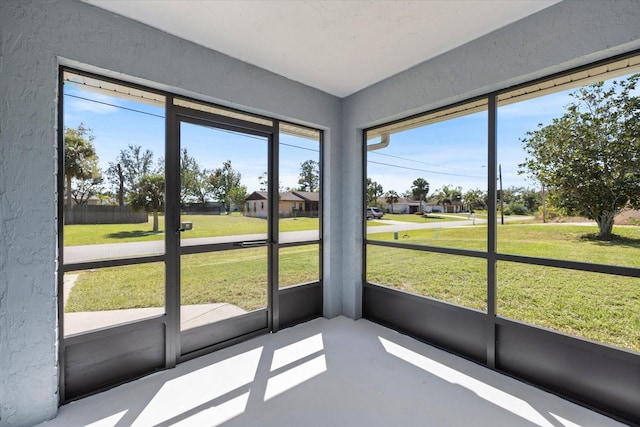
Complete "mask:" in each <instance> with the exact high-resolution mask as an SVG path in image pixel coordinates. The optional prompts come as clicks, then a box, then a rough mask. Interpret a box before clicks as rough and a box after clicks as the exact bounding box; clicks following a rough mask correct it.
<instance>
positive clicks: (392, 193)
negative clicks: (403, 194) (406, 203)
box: [384, 190, 400, 213]
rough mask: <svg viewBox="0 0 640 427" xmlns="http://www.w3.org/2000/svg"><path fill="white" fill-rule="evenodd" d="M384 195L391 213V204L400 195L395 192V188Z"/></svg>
mask: <svg viewBox="0 0 640 427" xmlns="http://www.w3.org/2000/svg"><path fill="white" fill-rule="evenodd" d="M384 197H385V200H386V202H387V203H388V204H390V205H391V213H393V204H394V203H396V202H397V201H398V198H399V197H400V196H398V193H396V191H395V190H389V191H387V193H386V194H385V195H384Z"/></svg>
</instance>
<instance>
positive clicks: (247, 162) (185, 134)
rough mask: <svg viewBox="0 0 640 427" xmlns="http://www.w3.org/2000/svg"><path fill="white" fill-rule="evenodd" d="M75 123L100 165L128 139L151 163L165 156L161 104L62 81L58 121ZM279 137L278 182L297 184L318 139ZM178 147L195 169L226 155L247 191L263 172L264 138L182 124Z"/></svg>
mask: <svg viewBox="0 0 640 427" xmlns="http://www.w3.org/2000/svg"><path fill="white" fill-rule="evenodd" d="M82 98H84V99H82ZM81 122H82V123H84V125H85V126H87V127H89V128H91V129H92V130H93V134H94V136H95V140H94V145H95V148H96V151H97V154H98V157H99V164H100V168H101V169H102V170H104V169H106V168H107V167H108V165H109V162H113V161H114V160H115V159H116V157H117V156H118V154H119V153H120V150H123V149H126V148H127V146H128V145H129V144H133V145H140V146H142V147H143V149H144V150H146V149H149V150H151V151H152V152H153V154H154V160H155V161H156V162H158V161H160V159H161V158H164V157H165V152H164V150H165V148H164V146H165V145H164V140H165V118H164V108H163V107H160V106H153V105H149V104H145V103H141V102H134V101H130V100H126V99H122V98H114V97H111V96H106V95H104V94H102V93H97V92H93V91H88V90H85V89H83V88H82V87H81V86H79V85H77V84H75V83H70V82H66V83H65V97H64V125H65V127H72V128H75V127H77V126H78V125H79V124H80V123H81ZM280 142H281V145H280V186H282V187H291V188H293V187H297V186H298V176H299V173H300V164H301V163H302V162H304V161H305V160H309V159H311V160H315V161H318V160H319V144H318V141H313V140H309V139H305V138H300V137H294V136H290V135H285V134H281V135H280ZM181 146H182V148H186V149H187V150H188V153H189V155H190V156H192V157H194V158H196V159H197V161H198V163H199V165H200V167H201V169H202V168H207V169H214V168H218V167H222V164H223V162H224V161H226V160H231V164H232V167H233V168H234V169H235V170H237V171H239V172H240V173H241V175H242V180H241V184H243V185H246V186H247V189H248V190H249V192H252V191H255V190H258V189H259V176H260V175H261V174H262V173H263V172H265V171H267V140H266V138H261V137H256V136H253V135H244V134H238V133H234V132H229V131H225V130H219V129H213V128H207V127H204V126H197V125H192V124H188V123H182V125H181ZM106 185H108V183H106Z"/></svg>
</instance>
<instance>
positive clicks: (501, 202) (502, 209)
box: [498, 163, 504, 225]
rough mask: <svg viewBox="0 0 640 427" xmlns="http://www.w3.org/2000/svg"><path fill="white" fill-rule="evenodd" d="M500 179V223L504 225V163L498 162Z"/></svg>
mask: <svg viewBox="0 0 640 427" xmlns="http://www.w3.org/2000/svg"><path fill="white" fill-rule="evenodd" d="M498 179H499V180H500V224H503V225H504V203H503V201H502V199H504V194H503V193H502V163H500V164H498Z"/></svg>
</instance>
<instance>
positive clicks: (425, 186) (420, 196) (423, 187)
mask: <svg viewBox="0 0 640 427" xmlns="http://www.w3.org/2000/svg"><path fill="white" fill-rule="evenodd" d="M411 194H413V198H414V199H416V200H420V211H422V201H423V200H426V198H427V194H429V182H428V181H427V180H426V179H424V178H417V179H415V180H414V181H413V186H412V187H411Z"/></svg>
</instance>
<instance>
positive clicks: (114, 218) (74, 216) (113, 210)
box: [64, 205, 149, 225]
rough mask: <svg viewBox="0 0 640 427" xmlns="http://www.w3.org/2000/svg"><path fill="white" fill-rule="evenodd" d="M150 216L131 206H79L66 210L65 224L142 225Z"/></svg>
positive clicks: (66, 208)
mask: <svg viewBox="0 0 640 427" xmlns="http://www.w3.org/2000/svg"><path fill="white" fill-rule="evenodd" d="M148 221H149V214H148V213H146V212H144V211H134V210H133V209H132V208H131V207H130V206H94V205H77V206H72V207H71V209H69V208H68V207H66V206H65V208H64V223H65V224H67V225H71V224H142V223H145V222H148Z"/></svg>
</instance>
